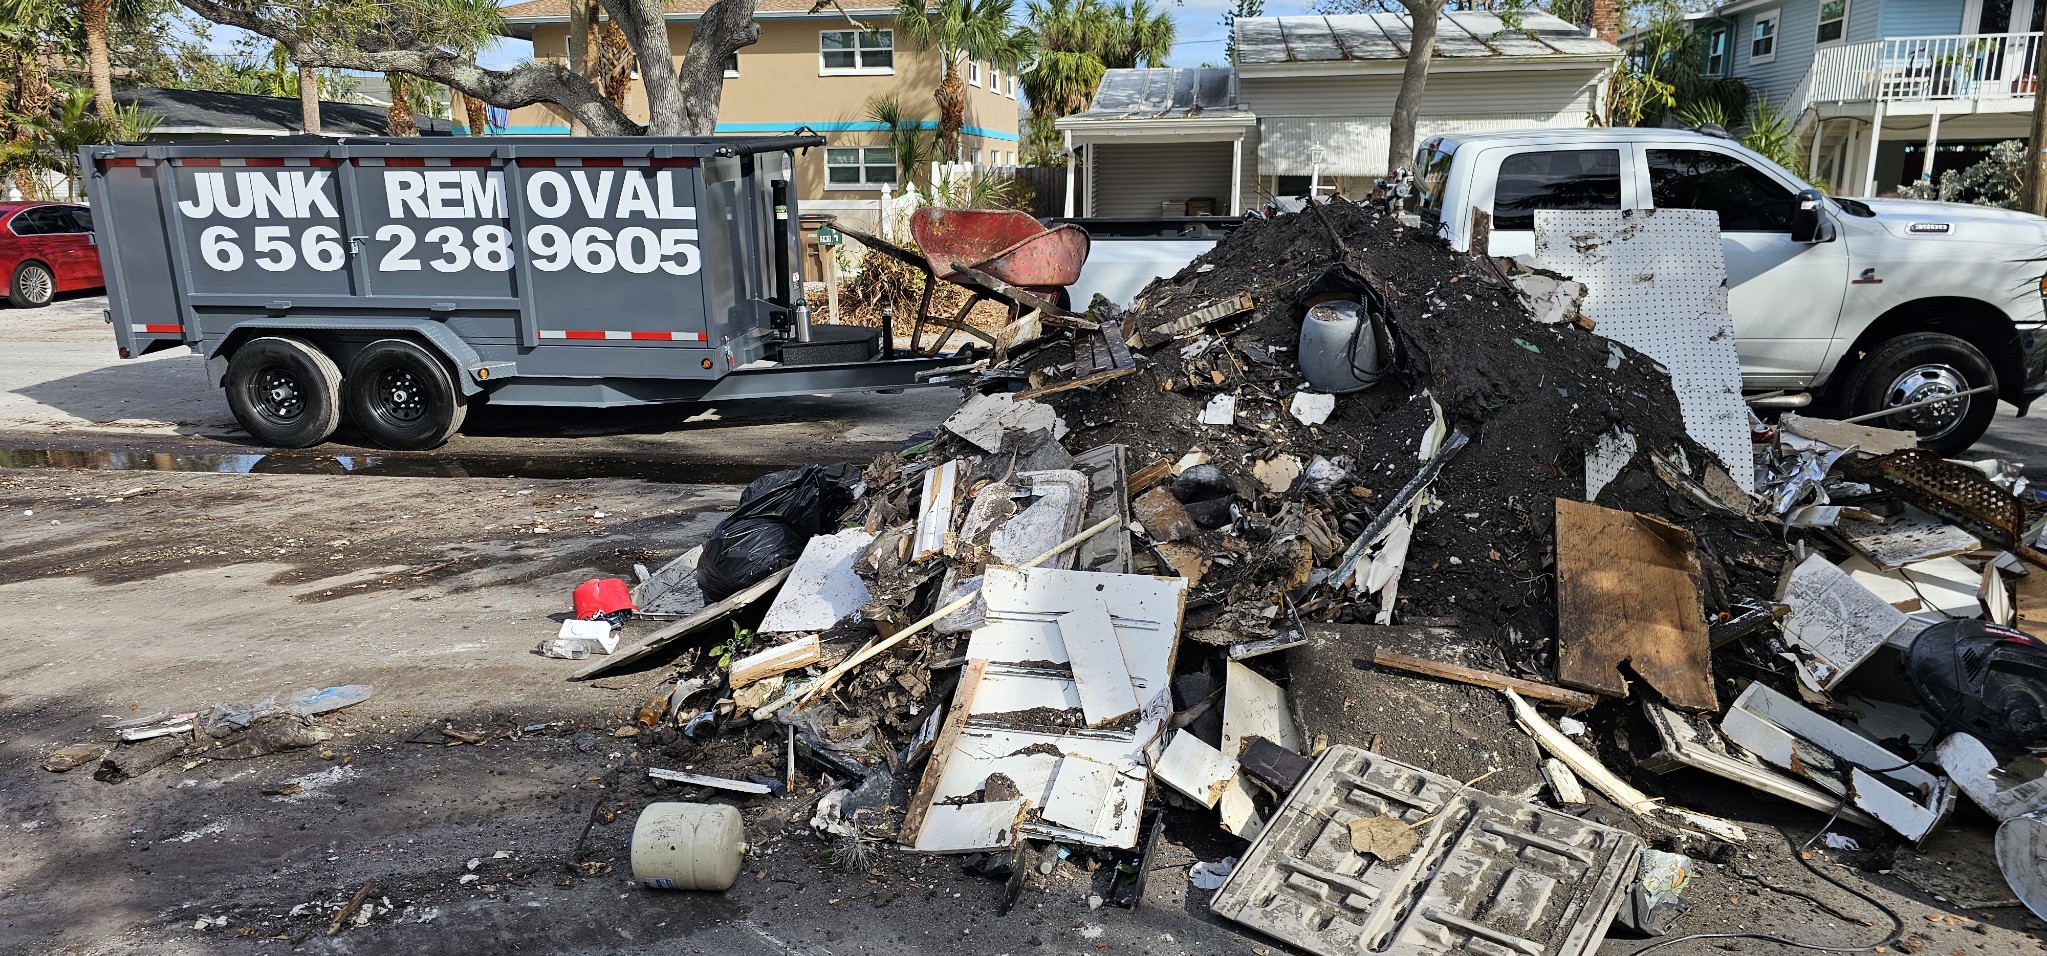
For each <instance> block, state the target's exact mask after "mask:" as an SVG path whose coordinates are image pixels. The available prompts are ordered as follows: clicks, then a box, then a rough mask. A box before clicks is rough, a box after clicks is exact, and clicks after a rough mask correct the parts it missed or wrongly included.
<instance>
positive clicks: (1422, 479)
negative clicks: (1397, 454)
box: [1327, 428, 1471, 588]
mask: <svg viewBox="0 0 2047 956" xmlns="http://www.w3.org/2000/svg"><path fill="white" fill-rule="evenodd" d="M1470 442H1471V436H1469V435H1466V434H1464V430H1463V429H1461V428H1460V429H1458V430H1456V431H1454V432H1451V433H1450V437H1449V439H1447V440H1446V441H1444V442H1443V447H1442V448H1439V449H1437V450H1436V453H1435V455H1434V456H1433V457H1431V458H1430V459H1429V460H1428V463H1427V464H1424V465H1422V468H1421V470H1420V471H1418V472H1415V475H1414V477H1413V478H1410V479H1408V481H1407V484H1405V485H1402V486H1401V488H1400V491H1398V492H1397V493H1395V494H1394V495H1393V499H1392V500H1391V501H1388V502H1386V504H1385V506H1384V507H1383V508H1381V510H1380V511H1379V516H1378V517H1376V518H1373V519H1372V523H1371V524H1368V525H1366V526H1365V530H1364V533H1363V534H1360V535H1358V537H1357V540H1355V541H1352V542H1351V543H1350V547H1349V548H1346V549H1344V552H1343V559H1342V560H1341V561H1338V562H1337V564H1336V573H1335V574H1332V575H1330V576H1329V578H1328V581H1327V583H1328V584H1329V586H1330V587H1334V588H1341V587H1343V585H1344V583H1345V582H1346V581H1349V580H1350V576H1351V575H1352V574H1353V573H1355V572H1356V571H1357V569H1358V561H1359V560H1360V559H1362V558H1363V557H1364V556H1365V548H1366V547H1367V546H1369V545H1370V544H1371V543H1372V542H1373V541H1375V540H1377V539H1378V537H1379V535H1380V533H1381V532H1383V531H1385V530H1386V528H1387V526H1388V525H1391V524H1392V523H1393V519H1394V518H1397V517H1399V516H1400V515H1401V514H1402V513H1403V512H1405V511H1406V510H1407V505H1408V503H1409V502H1411V501H1413V500H1414V499H1415V497H1416V496H1418V495H1420V494H1421V493H1422V489H1423V488H1426V487H1428V484H1429V482H1431V481H1434V480H1435V479H1436V475H1437V474H1438V473H1440V472H1441V471H1442V470H1443V466H1444V465H1446V464H1448V463H1449V461H1450V459H1452V458H1455V457H1457V453H1458V452H1459V451H1462V450H1463V448H1464V446H1465V445H1467V444H1470Z"/></svg>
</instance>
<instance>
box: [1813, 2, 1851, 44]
mask: <svg viewBox="0 0 2047 956" xmlns="http://www.w3.org/2000/svg"><path fill="white" fill-rule="evenodd" d="M1847 29H1848V0H1822V2H1821V3H1820V28H1819V32H1818V33H1816V34H1814V35H1813V42H1814V43H1835V42H1838V41H1839V40H1840V39H1841V36H1842V34H1844V33H1845V32H1847Z"/></svg>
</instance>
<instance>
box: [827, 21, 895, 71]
mask: <svg viewBox="0 0 2047 956" xmlns="http://www.w3.org/2000/svg"><path fill="white" fill-rule="evenodd" d="M818 58H819V59H818V64H819V72H820V73H823V74H827V75H829V74H833V73H894V72H895V67H896V35H895V31H894V30H871V31H868V32H865V33H863V32H861V31H858V30H825V31H823V32H822V33H819V34H818Z"/></svg>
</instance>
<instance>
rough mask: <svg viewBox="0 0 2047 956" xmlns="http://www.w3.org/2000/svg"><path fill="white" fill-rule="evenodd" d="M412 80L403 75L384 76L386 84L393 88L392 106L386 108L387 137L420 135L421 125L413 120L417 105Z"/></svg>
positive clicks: (385, 126) (387, 74)
mask: <svg viewBox="0 0 2047 956" xmlns="http://www.w3.org/2000/svg"><path fill="white" fill-rule="evenodd" d="M411 80H412V78H411V77H409V76H406V75H405V74H403V73H386V74H384V83H385V84H386V85H388V86H390V88H391V105H389V106H386V107H384V135H386V136H418V135H419V124H418V123H416V122H414V121H413V118H412V114H413V107H414V105H415V103H414V94H413V89H412V83H411Z"/></svg>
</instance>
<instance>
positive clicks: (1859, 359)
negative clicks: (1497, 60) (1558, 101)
mask: <svg viewBox="0 0 2047 956" xmlns="http://www.w3.org/2000/svg"><path fill="white" fill-rule="evenodd" d="M1414 172H1415V176H1416V182H1415V185H1414V189H1413V195H1412V196H1411V197H1410V198H1409V200H1408V204H1409V209H1410V211H1411V212H1413V213H1415V214H1417V215H1419V216H1420V217H1421V219H1422V221H1423V224H1424V227H1425V228H1432V229H1435V230H1437V232H1438V234H1439V235H1440V236H1442V237H1443V238H1444V239H1446V240H1448V241H1449V243H1450V244H1451V246H1452V247H1453V248H1455V249H1459V250H1468V249H1469V247H1470V243H1471V237H1472V219H1473V217H1472V213H1473V212H1474V211H1475V210H1484V211H1486V212H1488V213H1489V214H1490V215H1491V217H1492V226H1491V238H1490V241H1489V242H1488V244H1487V251H1488V252H1489V253H1490V254H1492V255H1495V256H1514V255H1522V254H1527V253H1533V252H1534V251H1535V233H1534V228H1535V223H1534V221H1535V210H1537V209H1647V208H1679V209H1710V210H1713V211H1714V212H1716V213H1718V214H1719V216H1720V229H1721V233H1720V236H1721V245H1722V248H1723V249H1725V251H1726V254H1727V281H1728V285H1729V296H1728V305H1729V309H1730V311H1731V312H1732V313H1733V315H1734V332H1735V347H1736V349H1737V350H1738V351H1739V352H1740V354H1741V370H1742V385H1743V388H1744V390H1745V391H1747V392H1749V393H1750V394H1751V395H1752V396H1754V395H1756V394H1757V393H1770V392H1777V393H1781V394H1778V395H1775V396H1771V397H1769V398H1763V399H1761V400H1760V401H1755V402H1754V403H1755V404H1756V405H1757V406H1758V407H1772V406H1774V407H1788V406H1796V405H1801V404H1804V403H1806V402H1807V401H1809V400H1813V399H1816V400H1817V401H1818V402H1819V403H1820V404H1821V405H1822V406H1823V407H1825V408H1826V409H1828V410H1829V411H1832V412H1834V413H1837V414H1844V415H1854V414H1862V413H1867V412H1873V411H1878V410H1881V409H1884V408H1893V407H1897V406H1900V405H1908V404H1911V403H1914V402H1918V401H1921V400H1924V399H1930V398H1937V397H1939V396H1941V395H1952V394H1956V393H1960V392H1965V391H1968V390H1970V389H1973V388H1977V387H1980V386H1986V385H1987V386H1993V389H1992V391H1991V392H1987V393H1982V394H1977V395H1975V396H1972V397H1968V398H1960V399H1955V400H1953V401H1947V402H1937V403H1934V404H1931V405H1923V406H1920V407H1919V408H1917V409H1913V410H1908V411H1901V412H1898V413H1896V414H1895V415H1891V416H1889V417H1888V418H1887V419H1884V420H1879V421H1875V422H1872V423H1871V424H1877V425H1887V426H1889V427H1892V428H1912V429H1916V430H1917V431H1918V432H1919V435H1920V443H1921V444H1922V445H1923V446H1925V447H1928V448H1932V449H1935V450H1937V451H1939V452H1941V453H1943V454H1954V453H1958V452H1960V451H1962V450H1964V449H1966V448H1968V447H1969V446H1970V445H1972V444H1974V443H1975V442H1976V440H1977V439H1978V438H1980V437H1982V435H1983V431H1984V429H1986V428H1988V427H1989V426H1990V419H1991V416H1992V415H1993V414H1994V413H1995V412H1996V409H1997V400H1998V399H2002V400H2004V401H2007V402H2010V403H2012V404H2013V405H2015V406H2017V407H2018V409H2019V412H2020V414H2024V413H2025V410H2026V406H2027V405H2028V404H2029V403H2031V402H2032V400H2033V399H2034V398H2036V397H2038V396H2039V395H2041V394H2042V393H2047V312H2043V301H2047V275H2043V274H2042V273H2043V257H2047V219H2041V218H2040V217H2037V216H2030V215H2026V214H2023V213H2017V212H2010V211H2006V210H2002V209H1991V208H1987V207H1983V206H1965V205H1958V204H1954V203H1933V202H1906V201H1901V200H1893V199H1840V198H1828V197H1825V196H1823V195H1821V194H1820V192H1819V191H1817V190H1815V189H1813V188H1812V187H1811V186H1809V185H1808V184H1806V183H1804V182H1802V181H1800V180H1799V178H1798V177H1796V176H1793V175H1792V174H1791V173H1790V172H1788V171H1786V170H1785V169H1784V168H1783V167H1781V166H1778V165H1776V164H1775V163H1772V162H1770V161H1769V160H1767V159H1764V158H1763V157H1761V156H1759V155H1757V154H1756V153H1754V152H1753V151H1750V150H1748V149H1745V148H1743V147H1742V146H1741V145H1740V144H1738V143H1735V142H1733V141H1731V140H1729V139H1727V138H1725V137H1723V136H1717V135H1707V134H1705V133H1699V132H1688V131H1684V130H1670V129H1551V130H1530V131H1525V132H1498V133H1471V134H1467V135H1457V136H1438V137H1434V138H1432V139H1429V140H1428V141H1426V142H1424V143H1423V144H1422V146H1421V148H1420V150H1419V151H1418V154H1417V156H1416V161H1415V170H1414Z"/></svg>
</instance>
